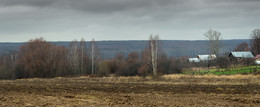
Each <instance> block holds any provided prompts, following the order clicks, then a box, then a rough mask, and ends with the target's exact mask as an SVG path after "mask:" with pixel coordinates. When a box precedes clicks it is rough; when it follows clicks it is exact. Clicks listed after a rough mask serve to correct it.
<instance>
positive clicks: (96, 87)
mask: <svg viewBox="0 0 260 107" xmlns="http://www.w3.org/2000/svg"><path fill="white" fill-rule="evenodd" d="M0 106H4V107H19V106H21V107H24V106H27V107H33V106H64V107H66V106H68V107H70V106H84V107H86V106H99V107H100V106H101V107H102V106H117V107H124V106H126V107H127V106H148V107H150V106H166V107H167V106H193V107H194V106H200V107H201V106H207V107H208V106H217V107H220V106H255V107H260V85H259V84H243V85H221V84H220V85H216V84H214V85H210V84H206V85H205V84H204V85H203V84H189V83H187V84H160V83H159V82H158V83H156V82H154V83H147V82H136V83H131V82H129V83H127V82H107V81H103V80H102V81H99V79H98V78H97V79H95V80H94V81H93V80H92V81H90V79H87V78H53V79H37V78H36V79H20V80H0Z"/></svg>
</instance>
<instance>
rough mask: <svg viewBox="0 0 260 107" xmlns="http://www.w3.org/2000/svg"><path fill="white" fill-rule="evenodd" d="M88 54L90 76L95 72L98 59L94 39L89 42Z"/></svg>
mask: <svg viewBox="0 0 260 107" xmlns="http://www.w3.org/2000/svg"><path fill="white" fill-rule="evenodd" d="M88 54H89V57H90V61H91V74H94V73H96V71H97V66H98V60H99V58H100V55H99V52H98V48H97V45H96V42H95V39H92V41H91V42H90V46H89V52H88Z"/></svg>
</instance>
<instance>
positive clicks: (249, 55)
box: [229, 51, 254, 58]
mask: <svg viewBox="0 0 260 107" xmlns="http://www.w3.org/2000/svg"><path fill="white" fill-rule="evenodd" d="M231 54H232V55H233V56H234V57H235V58H254V55H253V54H252V52H250V51H243V52H231V53H230V54H229V56H230V55H231Z"/></svg>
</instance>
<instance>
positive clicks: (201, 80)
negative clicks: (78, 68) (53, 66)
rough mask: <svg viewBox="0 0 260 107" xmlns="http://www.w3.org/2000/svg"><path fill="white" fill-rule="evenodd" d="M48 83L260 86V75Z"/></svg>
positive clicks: (60, 78) (86, 77)
mask: <svg viewBox="0 0 260 107" xmlns="http://www.w3.org/2000/svg"><path fill="white" fill-rule="evenodd" d="M47 80H48V82H57V81H63V82H67V81H69V82H75V83H79V82H86V81H87V82H105V83H138V84H139V83H141V84H176V85H178V84H201V85H248V84H255V85H260V75H221V76H216V75H185V74H172V75H164V76H162V77H161V78H159V79H156V80H155V79H153V78H152V77H146V78H143V77H138V76H132V77H88V76H81V77H72V78H67V77H57V78H49V79H47ZM20 81H24V82H28V81H29V82H30V81H31V82H35V83H41V82H42V83H46V79H41V78H31V79H20ZM2 82H13V81H12V80H2Z"/></svg>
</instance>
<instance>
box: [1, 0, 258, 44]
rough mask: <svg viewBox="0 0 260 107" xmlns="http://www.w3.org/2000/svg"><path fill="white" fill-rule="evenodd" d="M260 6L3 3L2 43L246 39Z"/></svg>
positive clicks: (232, 1) (140, 0) (198, 0)
mask: <svg viewBox="0 0 260 107" xmlns="http://www.w3.org/2000/svg"><path fill="white" fill-rule="evenodd" d="M259 6H260V0H0V41H1V42H21V41H22V42H24V41H28V40H29V39H34V38H39V37H43V38H44V39H46V40H48V41H71V40H74V39H78V40H79V39H81V38H84V39H86V40H91V39H92V38H95V39H96V40H146V39H148V38H149V35H150V34H159V35H160V38H161V39H164V40H203V39H205V38H204V36H203V34H204V33H205V32H207V30H209V29H213V30H217V31H219V32H221V33H222V38H223V39H248V38H249V37H250V34H251V32H252V31H253V30H254V29H257V28H259V26H260V21H259V20H260V7H259Z"/></svg>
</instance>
